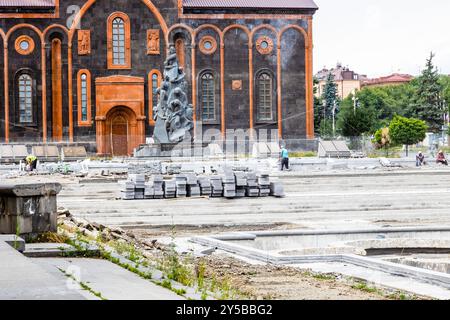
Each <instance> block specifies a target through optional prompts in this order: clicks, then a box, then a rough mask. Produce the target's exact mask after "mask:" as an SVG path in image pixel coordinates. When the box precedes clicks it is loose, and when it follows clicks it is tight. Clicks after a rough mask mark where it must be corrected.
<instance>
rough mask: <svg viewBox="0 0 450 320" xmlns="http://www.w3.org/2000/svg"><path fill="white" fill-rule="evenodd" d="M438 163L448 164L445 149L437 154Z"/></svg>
mask: <svg viewBox="0 0 450 320" xmlns="http://www.w3.org/2000/svg"><path fill="white" fill-rule="evenodd" d="M436 163H440V164H443V165H445V166H448V161H447V159H446V158H445V154H444V151H442V150H440V151H439V153H438V155H437V158H436Z"/></svg>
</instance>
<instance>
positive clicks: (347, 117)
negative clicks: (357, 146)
mask: <svg viewBox="0 0 450 320" xmlns="http://www.w3.org/2000/svg"><path fill="white" fill-rule="evenodd" d="M352 98H353V96H352V95H351V96H350V97H348V98H347V99H345V100H344V101H343V102H342V104H341V111H340V113H339V118H338V121H337V128H338V130H339V132H340V133H341V134H342V135H343V136H344V137H359V136H361V135H362V134H364V133H370V132H373V129H374V127H375V124H376V115H375V110H374V108H372V107H366V106H364V105H360V106H357V107H355V105H354V103H353V100H352Z"/></svg>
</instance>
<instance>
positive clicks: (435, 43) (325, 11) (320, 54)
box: [314, 0, 450, 77]
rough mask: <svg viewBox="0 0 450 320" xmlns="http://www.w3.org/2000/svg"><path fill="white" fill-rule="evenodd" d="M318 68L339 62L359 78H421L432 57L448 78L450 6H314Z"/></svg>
mask: <svg viewBox="0 0 450 320" xmlns="http://www.w3.org/2000/svg"><path fill="white" fill-rule="evenodd" d="M316 3H317V4H318V6H319V8H320V9H319V11H318V12H317V13H316V15H315V18H314V29H315V30H314V43H315V49H314V50H315V51H314V61H315V63H314V66H315V70H316V71H317V70H318V69H320V68H322V67H323V66H325V65H326V66H327V67H331V66H334V65H335V64H336V62H338V61H339V62H342V63H343V64H344V65H348V66H349V67H351V68H352V69H353V70H355V71H356V72H359V73H362V74H368V75H369V76H373V77H375V76H382V75H387V74H389V73H391V72H398V71H400V72H404V73H411V74H414V75H416V74H418V73H419V72H420V70H421V69H422V68H423V66H424V64H425V59H426V58H427V57H428V55H429V53H430V51H433V52H435V53H436V60H435V63H436V65H437V66H438V67H439V69H440V71H441V72H442V73H448V74H450V40H448V37H447V32H448V31H449V30H450V19H448V17H447V15H448V13H449V12H450V1H448V0H430V1H423V0H394V1H392V0H364V1H361V0H316Z"/></svg>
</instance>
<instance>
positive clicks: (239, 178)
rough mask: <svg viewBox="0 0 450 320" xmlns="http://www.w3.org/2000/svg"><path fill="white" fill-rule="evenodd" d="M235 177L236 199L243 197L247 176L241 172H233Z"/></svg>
mask: <svg viewBox="0 0 450 320" xmlns="http://www.w3.org/2000/svg"><path fill="white" fill-rule="evenodd" d="M234 175H235V176H236V197H237V198H243V197H245V187H246V186H247V174H246V173H245V172H242V171H238V172H235V173H234Z"/></svg>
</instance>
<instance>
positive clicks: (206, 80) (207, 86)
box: [200, 72, 216, 121]
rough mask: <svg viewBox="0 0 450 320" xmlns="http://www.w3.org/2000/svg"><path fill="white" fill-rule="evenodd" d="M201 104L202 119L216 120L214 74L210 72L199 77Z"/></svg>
mask: <svg viewBox="0 0 450 320" xmlns="http://www.w3.org/2000/svg"><path fill="white" fill-rule="evenodd" d="M201 90H202V91H201V95H200V97H201V106H202V109H201V110H202V119H203V121H214V120H216V103H215V100H216V93H215V83H214V75H213V74H212V73H211V72H207V73H204V74H203V75H202V77H201Z"/></svg>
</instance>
